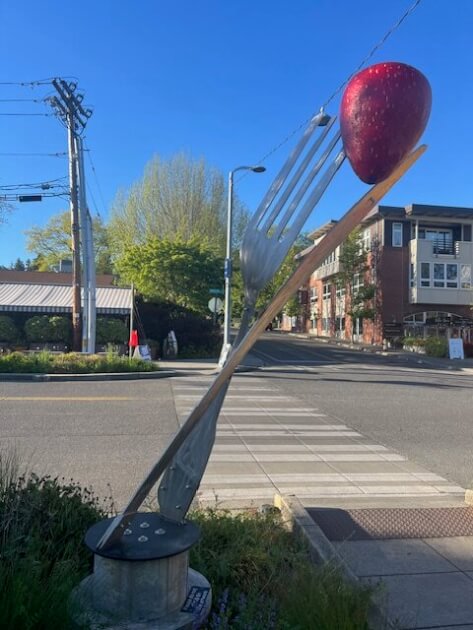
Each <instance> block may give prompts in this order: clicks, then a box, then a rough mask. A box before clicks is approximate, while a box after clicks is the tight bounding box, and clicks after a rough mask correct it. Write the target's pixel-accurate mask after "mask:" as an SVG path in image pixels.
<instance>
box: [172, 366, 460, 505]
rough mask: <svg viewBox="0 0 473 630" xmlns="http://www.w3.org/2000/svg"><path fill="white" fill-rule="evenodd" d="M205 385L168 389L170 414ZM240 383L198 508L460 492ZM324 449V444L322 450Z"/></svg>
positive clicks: (313, 412)
mask: <svg viewBox="0 0 473 630" xmlns="http://www.w3.org/2000/svg"><path fill="white" fill-rule="evenodd" d="M330 368H331V369H335V370H337V369H339V368H340V369H345V366H330ZM301 369H304V368H302V367H301ZM305 369H310V368H305ZM362 369H373V368H372V367H371V366H369V367H368V366H366V368H363V367H362ZM181 383H182V381H181ZM208 383H209V381H208V380H207V381H206V382H202V388H192V386H191V384H190V383H189V382H186V387H180V388H174V385H173V388H174V394H175V401H176V410H177V411H178V412H179V413H180V414H181V415H185V414H188V413H189V412H190V411H191V405H192V404H193V403H194V401H196V402H197V400H198V399H200V395H199V393H202V390H203V389H204V388H205V385H206V384H208ZM245 383H250V380H249V379H246V381H242V380H240V381H239V383H238V385H239V387H238V388H237V389H235V390H233V391H232V393H230V395H229V396H227V401H228V402H227V403H226V405H224V406H223V408H222V411H221V415H222V419H221V422H220V423H219V424H218V425H217V438H216V444H215V446H214V448H213V452H212V454H211V457H210V461H211V463H212V468H211V469H210V470H209V472H208V473H207V474H204V477H203V479H202V484H201V486H200V489H199V492H198V495H197V496H198V499H199V500H200V501H201V502H202V503H203V504H205V503H207V504H208V503H215V502H220V503H222V502H223V504H224V502H225V501H229V502H231V501H233V502H234V503H236V504H237V505H247V506H248V505H251V504H255V503H256V504H257V503H261V502H272V499H273V496H274V493H275V492H278V491H279V492H281V493H283V494H295V495H296V496H298V497H300V498H301V500H303V501H305V502H306V504H310V502H311V501H314V500H317V498H321V499H322V498H324V499H327V498H330V497H332V498H334V499H335V500H338V499H340V502H341V504H343V500H344V498H349V497H359V498H362V497H365V498H367V497H369V498H370V499H371V498H376V497H378V498H386V497H389V498H394V497H421V496H424V497H442V496H443V497H445V496H446V495H459V494H460V495H461V494H462V492H464V491H463V489H462V488H460V487H459V486H457V485H454V484H452V483H450V482H448V481H447V480H446V479H443V478H442V477H440V476H439V475H436V474H434V473H431V472H429V471H422V470H419V471H418V472H410V471H406V470H403V469H402V468H401V466H399V467H397V470H396V464H401V465H402V463H403V462H406V461H407V458H406V457H404V456H403V455H401V454H400V453H396V452H394V451H392V450H390V449H388V448H387V447H386V446H383V445H381V444H373V443H372V442H371V441H370V440H369V439H368V438H366V437H365V436H363V435H362V434H360V433H359V432H357V431H355V430H353V429H352V428H351V427H349V426H347V425H346V424H341V423H337V422H336V423H334V420H336V419H335V418H333V417H331V416H330V415H327V414H325V413H320V412H319V410H318V408H317V407H312V406H307V405H306V406H302V405H301V402H302V401H300V400H298V399H297V398H296V397H294V396H284V395H280V394H278V393H277V392H278V391H280V390H278V389H276V390H274V388H271V391H274V392H275V394H272V395H269V393H268V394H265V388H261V389H260V387H259V385H260V383H261V384H263V382H262V380H260V381H258V379H257V378H253V379H252V380H251V383H252V387H247V388H245ZM199 384H200V383H199ZM188 386H190V387H188ZM260 391H261V394H259V392H260ZM266 391H268V390H266ZM192 392H195V394H194V395H193V394H192ZM233 392H236V393H233ZM302 404H303V402H302ZM240 405H241V406H240ZM272 405H274V406H272ZM299 405H300V406H299ZM327 441H329V442H330V443H329V444H327V443H324V442H327ZM273 442H279V443H277V444H274V443H273ZM281 442H283V443H281ZM284 442H286V443H284ZM288 442H292V443H290V444H289V443H288ZM310 442H316V443H315V444H311V443H310ZM363 442H366V443H363ZM232 462H233V463H234V464H235V465H236V466H238V464H242V466H241V473H239V472H235V473H231V468H230V470H229V467H228V466H226V464H229V463H232ZM314 462H315V464H314ZM245 463H253V464H256V465H257V466H258V468H259V469H258V468H257V469H256V470H255V471H254V472H251V473H248V472H245ZM279 463H281V464H283V465H285V468H282V466H281V468H282V470H281V472H266V470H269V471H277V470H278V464H279ZM365 463H366V469H365V471H364V470H363V466H364V464H365ZM291 464H294V465H295V466H296V465H298V468H296V469H295V471H294V472H290V471H291ZM342 464H343V467H342ZM351 464H352V465H353V468H351ZM268 465H270V467H268ZM321 465H322V471H320V472H318V471H317V468H316V466H318V467H319V470H320V466H321ZM368 467H369V468H368ZM311 469H312V470H311ZM305 471H306V472H305Z"/></svg>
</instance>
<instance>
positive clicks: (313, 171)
mask: <svg viewBox="0 0 473 630" xmlns="http://www.w3.org/2000/svg"><path fill="white" fill-rule="evenodd" d="M333 122H335V118H333ZM332 124H333V123H332ZM327 133H328V131H327ZM325 135H327V134H324V136H323V138H324V137H325ZM323 138H322V137H321V138H320V140H321V141H322V140H323ZM339 139H340V131H339V132H338V133H337V134H336V135H335V136H334V137H333V138H332V140H331V141H330V143H329V145H328V146H327V148H326V149H325V151H324V152H323V154H322V155H321V157H320V158H319V159H318V160H317V162H316V163H315V165H314V166H313V168H312V169H311V170H310V171H309V173H308V175H307V177H306V178H305V180H304V182H303V183H302V185H301V187H300V188H299V190H298V191H297V193H296V195H295V197H294V199H293V200H292V201H291V203H290V204H289V206H288V208H287V210H286V212H285V213H284V215H283V217H282V218H281V219H280V220H279V221H278V228H279V227H281V228H282V229H283V230H284V229H285V228H286V225H287V224H288V223H289V220H290V219H291V217H292V215H293V214H294V212H295V210H296V209H297V206H298V205H299V203H300V202H301V200H302V198H303V196H304V195H305V193H306V192H307V189H308V188H309V186H310V185H311V183H312V182H313V180H314V178H315V176H316V175H317V174H318V173H319V171H320V169H321V168H322V166H323V165H324V164H325V162H326V161H327V159H328V158H329V156H330V154H331V152H332V151H333V148H334V146H335V145H336V144H337V142H338V140H339ZM316 144H318V146H317V147H316V149H318V148H319V146H320V144H321V142H320V143H316ZM314 146H315V145H314ZM311 157H312V156H311ZM309 161H310V160H309ZM309 161H308V162H307V163H306V162H305V161H304V163H303V164H302V165H301V166H303V167H304V168H303V170H301V172H300V173H299V172H297V173H296V175H295V176H294V180H295V181H294V186H292V189H291V190H289V193H288V195H287V196H284V195H283V197H282V198H281V199H284V202H285V201H287V198H288V196H289V194H290V193H291V192H292V190H293V188H294V187H295V185H296V184H297V181H298V180H299V179H300V178H301V176H302V173H303V171H305V170H306V169H307V166H308V163H309ZM296 178H297V179H296ZM291 184H292V182H291ZM288 188H289V187H288ZM278 205H279V207H278V209H277V210H278V211H277V212H275V211H273V212H271V216H270V219H271V223H269V222H268V223H267V224H266V225H265V229H264V230H263V231H264V232H267V231H268V230H269V229H270V228H271V227H272V225H273V223H275V220H276V218H277V216H278V214H279V212H280V211H281V207H282V205H280V204H278ZM275 210H276V208H275Z"/></svg>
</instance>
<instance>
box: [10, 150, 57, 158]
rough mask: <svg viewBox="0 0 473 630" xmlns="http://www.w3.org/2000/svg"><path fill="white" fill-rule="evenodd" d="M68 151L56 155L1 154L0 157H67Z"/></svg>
mask: <svg viewBox="0 0 473 630" xmlns="http://www.w3.org/2000/svg"><path fill="white" fill-rule="evenodd" d="M66 155H67V151H58V152H56V153H0V157H65V156H66Z"/></svg>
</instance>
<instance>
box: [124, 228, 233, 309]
mask: <svg viewBox="0 0 473 630" xmlns="http://www.w3.org/2000/svg"><path fill="white" fill-rule="evenodd" d="M116 268H117V271H118V273H119V275H120V278H121V280H122V281H123V282H127V283H131V282H132V283H133V284H134V285H135V287H136V289H137V290H138V291H139V292H140V293H141V294H142V295H143V296H144V297H145V298H146V299H148V300H161V301H168V302H173V303H174V304H179V305H181V306H185V307H186V308H190V309H193V310H195V311H197V312H200V313H205V314H207V312H208V309H207V304H208V301H209V298H210V295H209V289H210V288H212V287H219V286H221V285H222V282H223V273H222V269H223V260H222V258H220V257H219V256H216V255H215V253H214V252H213V249H212V248H211V247H210V246H209V245H208V244H207V243H205V242H201V241H199V240H197V239H193V240H191V241H189V242H184V241H182V240H173V241H171V240H168V239H158V238H156V237H152V238H150V239H148V240H147V241H146V242H145V243H143V244H141V245H132V246H129V247H128V249H127V250H126V251H125V252H124V254H123V255H122V256H121V257H120V258H119V259H118V260H117V261H116Z"/></svg>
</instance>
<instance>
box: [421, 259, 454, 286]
mask: <svg viewBox="0 0 473 630" xmlns="http://www.w3.org/2000/svg"><path fill="white" fill-rule="evenodd" d="M421 264H422V266H424V265H429V263H421ZM433 267H434V277H433V286H434V287H435V288H437V289H445V287H446V288H447V289H458V265H457V264H456V263H434V264H433ZM422 277H423V276H422ZM422 286H430V285H427V284H425V285H424V284H422Z"/></svg>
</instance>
